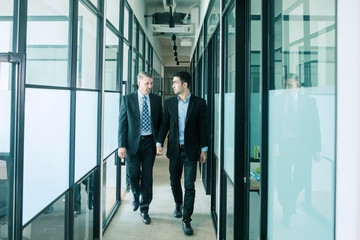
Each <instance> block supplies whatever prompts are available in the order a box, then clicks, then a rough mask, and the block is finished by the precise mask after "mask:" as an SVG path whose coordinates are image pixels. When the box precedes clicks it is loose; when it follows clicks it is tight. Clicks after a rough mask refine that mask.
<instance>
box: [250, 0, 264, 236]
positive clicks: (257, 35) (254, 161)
mask: <svg viewBox="0 0 360 240" xmlns="http://www.w3.org/2000/svg"><path fill="white" fill-rule="evenodd" d="M250 9H251V15H250V28H249V30H250V34H249V35H250V68H249V69H250V74H249V78H250V79H249V80H250V98H249V100H250V129H249V138H250V144H249V146H250V149H249V156H250V159H249V160H250V161H249V164H250V165H249V169H250V187H249V239H250V240H257V239H259V237H260V210H261V201H260V196H261V192H260V181H261V174H260V159H261V137H262V135H261V131H262V127H261V119H262V113H261V100H262V86H261V79H262V77H261V76H262V72H261V56H262V49H261V39H262V34H261V19H262V17H261V0H251V1H250Z"/></svg>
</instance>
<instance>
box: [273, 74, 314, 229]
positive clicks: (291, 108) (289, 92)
mask: <svg viewBox="0 0 360 240" xmlns="http://www.w3.org/2000/svg"><path fill="white" fill-rule="evenodd" d="M284 87H285V91H284V94H283V95H281V96H280V97H279V100H280V101H281V102H279V103H278V104H279V105H278V106H282V107H281V109H279V114H280V116H278V117H277V118H276V119H278V121H277V128H276V129H275V132H277V134H278V136H277V138H276V139H277V140H278V145H277V146H276V151H275V152H276V155H278V164H279V166H278V169H279V170H280V172H279V173H278V174H277V175H278V184H277V185H278V197H279V202H280V204H281V206H282V211H283V223H284V224H285V225H286V226H288V225H289V224H290V220H291V217H292V216H293V215H296V214H297V211H296V209H297V208H296V202H297V199H298V196H299V194H300V192H302V191H303V190H304V194H305V204H307V205H310V202H311V172H312V159H314V160H316V161H318V160H319V159H320V147H321V138H320V124H319V115H318V110H317V105H316V101H315V99H314V98H312V97H309V96H306V95H305V94H300V92H299V88H300V83H299V79H298V76H297V75H296V74H292V73H290V74H288V75H287V76H286V78H284Z"/></svg>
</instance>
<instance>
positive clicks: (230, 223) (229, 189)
mask: <svg viewBox="0 0 360 240" xmlns="http://www.w3.org/2000/svg"><path fill="white" fill-rule="evenodd" d="M226 239H227V240H229V239H234V185H233V182H231V181H230V179H229V178H226Z"/></svg>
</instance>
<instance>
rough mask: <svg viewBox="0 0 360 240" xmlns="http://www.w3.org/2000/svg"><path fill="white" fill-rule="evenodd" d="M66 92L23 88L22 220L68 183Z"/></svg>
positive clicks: (67, 100) (35, 211) (58, 194)
mask: <svg viewBox="0 0 360 240" xmlns="http://www.w3.org/2000/svg"><path fill="white" fill-rule="evenodd" d="M69 129H70V92H69V91H63V90H44V89H26V97H25V136H24V202H23V208H24V209H23V224H25V223H27V222H28V221H29V220H30V219H31V218H32V217H34V216H35V215H36V214H37V213H39V212H40V211H41V210H42V209H43V208H45V207H46V206H47V205H48V204H49V203H50V202H52V201H53V200H54V199H55V198H57V197H58V196H60V195H61V194H62V193H63V192H64V191H65V190H66V189H67V188H68V183H69Z"/></svg>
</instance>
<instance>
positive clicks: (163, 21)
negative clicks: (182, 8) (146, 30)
mask: <svg viewBox="0 0 360 240" xmlns="http://www.w3.org/2000/svg"><path fill="white" fill-rule="evenodd" d="M146 17H152V24H151V27H152V30H153V32H154V34H157V33H185V34H186V33H187V34H193V33H194V32H195V30H194V24H191V23H190V14H185V13H173V15H172V19H173V21H174V27H171V28H170V26H169V22H170V19H171V15H170V13H169V12H161V13H154V14H152V15H146Z"/></svg>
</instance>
